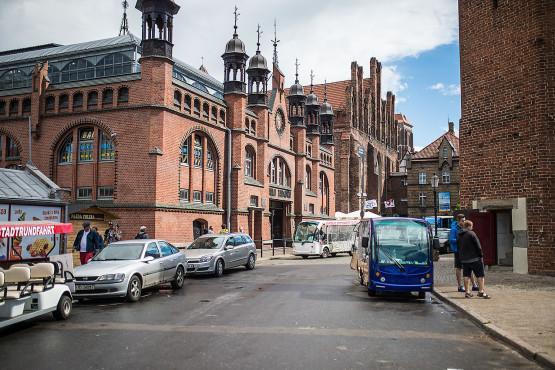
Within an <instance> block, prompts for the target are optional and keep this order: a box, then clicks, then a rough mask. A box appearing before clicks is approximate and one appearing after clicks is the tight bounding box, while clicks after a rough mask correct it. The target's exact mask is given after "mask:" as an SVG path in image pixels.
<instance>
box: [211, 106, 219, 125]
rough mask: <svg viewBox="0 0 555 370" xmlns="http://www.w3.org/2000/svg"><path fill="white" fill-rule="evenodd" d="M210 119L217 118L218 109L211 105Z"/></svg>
mask: <svg viewBox="0 0 555 370" xmlns="http://www.w3.org/2000/svg"><path fill="white" fill-rule="evenodd" d="M210 120H212V121H213V122H216V121H217V120H218V109H217V108H216V107H212V110H211V111H210Z"/></svg>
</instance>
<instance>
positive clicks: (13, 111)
mask: <svg viewBox="0 0 555 370" xmlns="http://www.w3.org/2000/svg"><path fill="white" fill-rule="evenodd" d="M18 114H19V100H17V99H14V100H12V101H11V102H10V116H17V115H18Z"/></svg>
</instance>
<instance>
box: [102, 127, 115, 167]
mask: <svg viewBox="0 0 555 370" xmlns="http://www.w3.org/2000/svg"><path fill="white" fill-rule="evenodd" d="M115 155H116V151H115V147H114V142H113V141H112V138H111V137H110V136H109V135H107V134H106V133H104V132H100V150H99V154H98V159H99V160H100V161H113V160H114V158H115Z"/></svg>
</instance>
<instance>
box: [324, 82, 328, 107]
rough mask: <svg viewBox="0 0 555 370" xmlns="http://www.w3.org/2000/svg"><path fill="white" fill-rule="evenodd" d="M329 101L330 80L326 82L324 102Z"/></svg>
mask: <svg viewBox="0 0 555 370" xmlns="http://www.w3.org/2000/svg"><path fill="white" fill-rule="evenodd" d="M327 101H328V80H324V102H327Z"/></svg>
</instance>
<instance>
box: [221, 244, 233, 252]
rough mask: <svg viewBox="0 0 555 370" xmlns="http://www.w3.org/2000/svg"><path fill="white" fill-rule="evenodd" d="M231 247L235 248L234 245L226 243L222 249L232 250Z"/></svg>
mask: <svg viewBox="0 0 555 370" xmlns="http://www.w3.org/2000/svg"><path fill="white" fill-rule="evenodd" d="M233 248H235V246H233V245H231V244H230V245H226V246H225V247H224V249H225V250H226V251H230V250H232V249H233Z"/></svg>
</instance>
